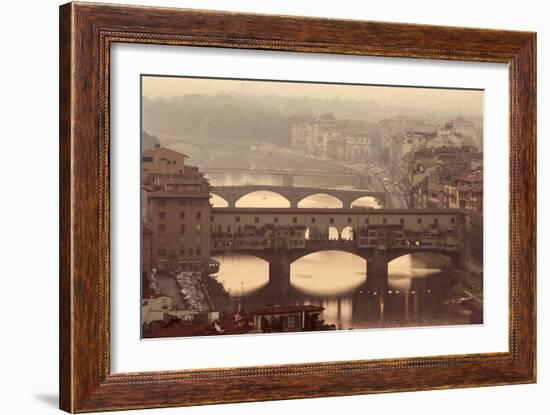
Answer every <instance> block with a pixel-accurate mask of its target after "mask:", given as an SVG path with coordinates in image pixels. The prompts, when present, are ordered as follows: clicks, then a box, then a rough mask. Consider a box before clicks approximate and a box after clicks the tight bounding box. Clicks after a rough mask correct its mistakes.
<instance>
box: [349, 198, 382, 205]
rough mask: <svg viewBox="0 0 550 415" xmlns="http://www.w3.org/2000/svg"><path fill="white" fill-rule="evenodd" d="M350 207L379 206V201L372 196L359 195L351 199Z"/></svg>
mask: <svg viewBox="0 0 550 415" xmlns="http://www.w3.org/2000/svg"><path fill="white" fill-rule="evenodd" d="M350 207H352V208H353V207H367V208H380V207H382V206H381V204H380V201H379V200H378V199H377V198H376V197H374V196H361V197H358V198H355V199H353V200H352V201H351V203H350Z"/></svg>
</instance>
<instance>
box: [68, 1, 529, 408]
mask: <svg viewBox="0 0 550 415" xmlns="http://www.w3.org/2000/svg"><path fill="white" fill-rule="evenodd" d="M535 62H536V35H535V34H534V33H528V32H512V31H502V30H489V29H466V28H456V27H439V26H425V25H408V24H395V23H381V22H366V21H350V20H330V19H317V18H304V17H288V16H271V15H252V14H235V13H225V12H212V11H208V12H207V11H197V10H185V9H169V8H152V7H134V6H119V5H107V4H85V3H69V4H66V5H63V6H61V8H60V223H61V225H60V406H61V409H63V410H65V411H68V412H92V411H106V410H122V409H137V408H153V407H170V406H185V405H200V404H207V403H226V402H245V401H260V400H273V399H293V398H306V397H318V396H341V395H353V394H366V393H379V392H399V391H411V390H425V389H442V388H459V387H473V386H489V385H505V384H519V383H531V382H535V380H536V324H535V298H536V296H535V285H536V284H535V261H536V256H535V252H536V233H535V228H536V226H535V223H536V212H535V203H536V186H535V180H536V171H535V164H536V163H535V138H536V108H535V102H536V73H535V68H536V65H535Z"/></svg>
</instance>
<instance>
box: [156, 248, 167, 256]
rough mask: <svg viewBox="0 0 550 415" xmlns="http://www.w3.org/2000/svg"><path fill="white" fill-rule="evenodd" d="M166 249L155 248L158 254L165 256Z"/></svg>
mask: <svg viewBox="0 0 550 415" xmlns="http://www.w3.org/2000/svg"><path fill="white" fill-rule="evenodd" d="M166 252H167V251H166V249H157V255H158V256H166Z"/></svg>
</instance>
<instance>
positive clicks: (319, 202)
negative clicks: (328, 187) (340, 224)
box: [298, 193, 344, 209]
mask: <svg viewBox="0 0 550 415" xmlns="http://www.w3.org/2000/svg"><path fill="white" fill-rule="evenodd" d="M343 206H344V204H343V203H342V201H341V200H340V199H338V198H337V197H334V196H331V195H327V194H326V193H316V194H314V195H309V196H307V197H305V198H303V199H302V200H300V201H299V202H298V207H299V208H337V209H340V208H342V207H343Z"/></svg>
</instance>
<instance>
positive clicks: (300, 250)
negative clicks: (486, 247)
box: [211, 208, 466, 288]
mask: <svg viewBox="0 0 550 415" xmlns="http://www.w3.org/2000/svg"><path fill="white" fill-rule="evenodd" d="M211 223H212V224H211V241H212V244H211V250H212V253H213V254H224V253H225V254H227V253H239V254H244V255H251V256H255V257H258V258H261V259H263V260H265V261H267V262H268V263H269V278H270V281H272V282H275V281H281V283H283V282H288V281H289V280H290V265H291V264H292V263H293V262H294V261H296V260H298V259H300V258H302V257H304V256H306V255H309V254H312V253H314V252H322V251H343V252H349V253H351V254H354V255H357V256H359V257H361V258H363V259H365V260H366V263H367V269H366V274H367V284H368V285H370V286H372V287H373V288H384V287H387V284H388V263H389V262H391V261H392V260H394V259H396V258H399V257H401V256H403V255H407V254H413V253H418V252H429V253H434V254H441V255H444V256H446V257H448V258H449V259H450V260H451V261H452V262H453V264H454V265H455V266H456V267H457V268H461V267H463V249H464V245H465V244H466V242H465V232H464V225H465V213H464V212H463V211H460V210H454V209H445V210H411V209H288V208H287V209H272V208H270V209H251V208H235V209H230V208H214V209H212V221H211ZM331 228H333V229H335V230H336V232H334V233H333V236H330V235H331V232H329V230H330V229H331ZM344 229H349V230H350V232H349V234H348V235H349V236H348V237H347V238H346V239H344V238H342V231H343V230H344ZM334 235H336V236H334Z"/></svg>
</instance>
